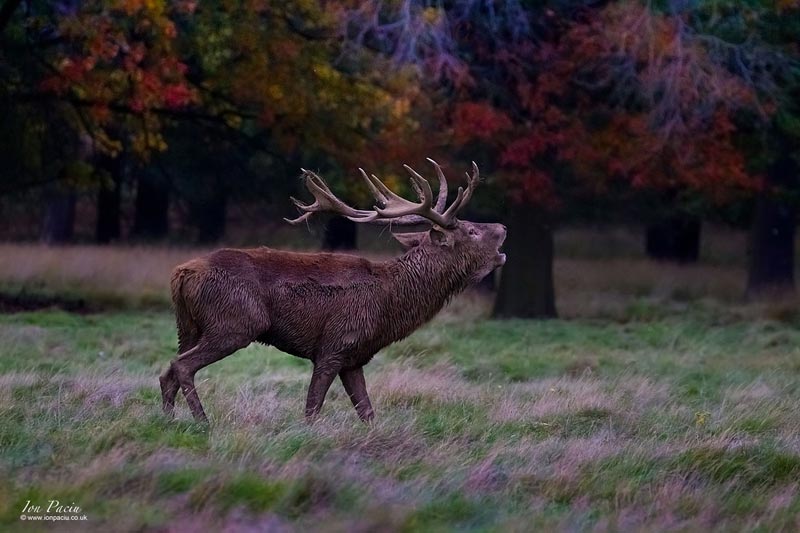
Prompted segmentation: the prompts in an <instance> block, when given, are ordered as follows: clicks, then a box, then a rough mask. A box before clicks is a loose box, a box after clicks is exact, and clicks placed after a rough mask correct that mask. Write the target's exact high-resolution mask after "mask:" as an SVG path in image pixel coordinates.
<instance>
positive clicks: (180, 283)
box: [170, 266, 200, 354]
mask: <svg viewBox="0 0 800 533" xmlns="http://www.w3.org/2000/svg"><path fill="white" fill-rule="evenodd" d="M193 274H194V271H193V270H192V269H189V268H185V267H183V266H179V267H177V268H176V269H175V270H174V271H173V272H172V280H171V282H170V288H171V290H172V307H173V309H174V310H175V322H176V325H177V327H178V353H179V354H180V353H183V352H185V351H187V350H189V349H190V348H193V347H194V346H195V345H196V344H197V341H198V340H199V336H200V331H199V328H198V324H197V321H196V320H195V319H194V318H193V317H192V313H191V311H190V309H189V305H188V303H187V301H186V295H185V288H186V287H185V284H186V282H187V281H189V280H190V279H191V278H192V277H193Z"/></svg>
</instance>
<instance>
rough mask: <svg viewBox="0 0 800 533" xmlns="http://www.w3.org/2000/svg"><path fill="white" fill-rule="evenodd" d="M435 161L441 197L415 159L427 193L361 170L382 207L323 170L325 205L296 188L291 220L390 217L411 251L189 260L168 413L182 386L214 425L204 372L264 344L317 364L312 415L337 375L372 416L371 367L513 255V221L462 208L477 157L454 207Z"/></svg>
mask: <svg viewBox="0 0 800 533" xmlns="http://www.w3.org/2000/svg"><path fill="white" fill-rule="evenodd" d="M428 161H429V162H430V163H432V164H433V166H434V169H435V171H436V175H437V178H438V182H439V190H438V194H437V197H436V202H435V203H434V199H433V192H432V189H431V186H430V184H429V182H428V180H426V179H425V178H423V177H422V176H421V175H420V174H418V173H417V172H416V171H415V170H414V169H412V168H411V167H410V166H408V165H404V167H405V169H406V170H407V171H408V173H409V175H410V180H411V185H412V187H413V189H414V191H415V192H416V194H417V196H418V201H416V202H415V201H411V200H408V199H406V198H403V197H402V196H399V195H397V194H396V193H394V192H392V191H391V190H390V189H389V188H388V187H387V186H386V185H385V184H384V183H383V182H382V181H381V180H380V179H379V178H378V177H376V176H375V175H374V174H370V175H367V173H366V172H365V171H364V170H363V169H359V172H360V174H361V176H362V178H363V179H364V181H365V182H366V184H367V186H368V187H369V189H370V191H371V193H372V195H373V196H374V198H375V202H376V203H375V205H374V207H373V208H372V209H371V210H365V209H356V208H353V207H351V206H350V205H348V204H346V203H345V202H343V201H342V200H340V199H339V198H337V197H336V196H335V195H334V193H333V192H332V191H331V189H330V188H329V187H328V185H327V184H326V183H325V181H324V180H323V179H322V178H321V177H320V176H318V175H317V174H315V173H314V172H312V171H309V170H305V169H301V170H302V176H301V179H302V181H303V183H304V184H305V187H306V188H307V189H308V191H309V192H310V193H311V195H312V196H313V197H314V202H313V203H310V204H305V203H303V202H301V201H300V200H297V199H295V198H293V197H292V198H291V200H292V201H293V202H294V204H295V205H296V206H297V208H298V209H299V211H300V213H301V214H300V215H299V216H298V217H297V218H295V219H288V218H287V219H284V220H286V221H287V222H289V223H290V224H293V225H298V224H301V223H303V222H305V221H306V220H308V219H309V218H310V217H311V216H313V215H315V214H317V213H321V212H329V213H333V214H335V215H340V216H344V217H346V218H348V219H350V220H352V221H354V222H356V223H364V224H380V225H389V227H390V233H391V234H392V236H393V237H394V238H395V239H396V240H397V241H399V242H400V244H401V245H402V246H403V247H404V248H405V250H406V251H405V253H404V254H403V255H402V256H400V257H396V258H393V259H389V260H385V261H371V260H368V259H366V258H363V257H358V256H353V255H346V254H336V253H300V252H289V251H281V250H274V249H271V248H267V247H261V248H252V249H231V248H226V249H221V250H217V251H215V252H212V253H210V254H208V255H205V256H202V257H199V258H196V259H192V260H190V261H188V262H186V263H183V264H181V265H178V266H177V267H176V268H175V269H174V271H173V273H172V278H171V295H172V302H173V307H174V311H175V318H176V323H177V330H178V355H177V357H176V358H174V359H173V360H172V361H171V362H170V364H169V366H168V367H167V369H166V370H165V371H164V372H163V373H162V374H161V376H160V378H159V379H160V384H161V394H162V404H163V405H162V407H163V411H164V413H165V415H166V416H168V417H170V418H172V417H174V410H175V398H176V396H177V393H178V389H180V390H181V391H182V392H183V395H184V397H185V398H186V402H187V404H188V406H189V409H190V411H191V413H192V416H193V417H194V419H195V420H196V421H198V422H203V423H206V424H207V423H208V417H207V416H206V413H205V411H204V409H203V406H202V404H201V403H200V398H199V396H198V394H197V389H196V387H195V382H194V378H195V374H196V373H197V372H198V371H199V370H200V369H202V368H205V367H207V366H208V365H210V364H212V363H214V362H217V361H219V360H221V359H223V358H225V357H227V356H229V355H231V354H233V353H234V352H236V351H237V350H239V349H241V348H244V347H246V346H248V345H249V344H251V343H252V342H258V343H262V344H265V345H270V346H273V347H275V348H277V349H278V350H280V351H283V352H285V353H288V354H291V355H294V356H297V357H301V358H305V359H308V360H310V361H311V363H312V365H313V370H312V373H311V383H310V385H309V387H308V394H307V397H306V403H305V417H306V419H307V420H308V421H309V422H313V420H314V419H315V418H316V417H317V416H318V415H319V413H320V410H321V409H322V405H323V402H324V401H325V396H326V394H327V392H328V390H329V388H330V386H331V384H332V383H333V381H334V380H335V379H336V376H339V378H340V379H341V382H342V384H343V385H344V389H345V392H346V393H347V395H348V397H349V398H350V401H351V402H352V403H353V406H354V407H355V409H356V412H357V414H358V416H359V417H360V419H361V420H363V421H364V422H370V421H371V420H373V418H374V416H375V412H374V410H373V407H372V404H371V403H370V399H369V396H368V394H367V388H366V384H365V381H364V370H363V368H364V365H366V364H367V363H368V362H369V361H370V360H371V359H372V358H373V357H374V356H375V354H376V353H377V352H378V351H379V350H381V349H382V348H384V347H386V346H388V345H389V344H391V343H394V342H396V341H399V340H401V339H403V338H405V337H407V336H408V335H410V334H411V333H412V332H413V331H415V330H416V329H417V328H419V327H420V326H421V325H423V324H425V323H426V322H428V321H429V320H431V319H432V318H433V317H434V316H435V315H436V314H437V313H438V312H439V310H441V309H442V307H444V305H445V304H446V303H447V302H449V301H450V300H451V299H452V298H453V297H454V296H455V295H457V294H458V293H459V292H461V291H463V290H464V289H465V288H466V287H467V286H468V285H470V284H472V283H476V282H478V281H480V280H481V279H482V278H484V277H485V276H487V275H488V274H490V273H491V272H492V271H494V270H495V269H496V268H498V267H500V266H502V265H503V264H504V263H505V261H506V256H505V254H504V253H501V252H500V248H501V246H502V244H503V241H504V240H505V237H506V228H505V226H503V225H502V224H495V223H473V222H467V221H463V220H459V219H458V218H457V217H456V215H457V214H458V213H459V212H460V211H461V210H462V209H463V208H464V207H465V206H466V205H467V203H468V202H469V201H470V198H471V197H472V193H473V191H474V190H475V187H476V186H477V185H478V182H479V179H480V178H479V171H478V166H477V165H476V164H475V163H474V162H473V163H472V173H471V174H470V173H469V172H468V173H466V174H467V184H466V188H464V187H459V188H458V191H457V194H456V197H455V200H454V201H453V202H452V203H451V204H450V205H449V206H448V205H447V196H448V185H447V180H446V178H445V175H444V172H443V170H442V168H441V166H440V165H439V164H438V163H436V161H434V160H433V159H430V158H429V159H428ZM420 224H424V225H425V229H424V230H423V231H416V232H405V233H395V232H392V231H391V230H392V229H394V228H398V227H404V226H419V225H420ZM428 226H429V227H428Z"/></svg>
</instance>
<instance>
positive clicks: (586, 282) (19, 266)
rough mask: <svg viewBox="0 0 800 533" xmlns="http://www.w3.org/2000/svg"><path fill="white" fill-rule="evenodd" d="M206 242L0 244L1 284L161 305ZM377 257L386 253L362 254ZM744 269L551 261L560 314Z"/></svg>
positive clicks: (700, 290) (692, 288) (729, 289)
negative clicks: (179, 271) (173, 278)
mask: <svg viewBox="0 0 800 533" xmlns="http://www.w3.org/2000/svg"><path fill="white" fill-rule="evenodd" d="M208 251H210V249H209V248H169V247H159V246H134V247H121V246H89V245H81V246H60V247H51V246H43V245H37V244H0V284H2V285H5V286H7V287H10V288H11V289H12V290H37V289H44V290H47V291H48V292H50V293H55V294H71V295H78V296H80V297H83V298H87V299H89V300H98V301H100V302H107V303H110V302H118V303H127V304H131V305H134V306H135V305H136V304H142V303H144V304H148V303H149V304H163V305H166V304H167V303H168V301H169V300H168V295H169V279H170V272H171V270H172V269H173V268H174V267H175V266H176V265H178V264H180V263H181V262H183V261H186V260H188V259H190V258H192V257H196V256H198V255H202V254H204V253H207V252H208ZM367 255H368V256H370V257H371V258H374V259H384V258H386V257H388V254H386V253H384V254H380V253H374V252H373V253H370V254H367ZM744 279H745V272H744V270H743V268H742V267H741V266H738V265H728V266H724V265H718V264H717V265H710V264H698V265H690V266H679V265H670V264H664V263H656V262H653V261H649V260H647V259H643V258H636V257H627V258H603V257H594V258H587V257H584V258H565V259H557V260H556V264H555V282H556V291H557V298H558V303H559V307H560V309H561V312H562V314H563V315H565V316H569V317H574V316H607V315H612V316H615V315H618V314H619V313H622V312H624V311H625V309H627V308H628V307H629V306H630V305H631V302H632V301H634V300H642V299H649V300H652V301H653V302H656V303H658V302H662V303H663V302H666V301H678V302H682V301H693V300H701V299H712V300H715V301H719V302H722V303H726V304H730V303H736V302H738V301H740V300H741V299H742V295H743V292H744Z"/></svg>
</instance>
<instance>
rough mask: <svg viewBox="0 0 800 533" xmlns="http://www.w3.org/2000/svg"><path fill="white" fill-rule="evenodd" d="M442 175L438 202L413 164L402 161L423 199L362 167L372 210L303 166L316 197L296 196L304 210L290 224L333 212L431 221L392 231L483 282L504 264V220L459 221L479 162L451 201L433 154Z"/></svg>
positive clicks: (394, 221) (376, 219)
mask: <svg viewBox="0 0 800 533" xmlns="http://www.w3.org/2000/svg"><path fill="white" fill-rule="evenodd" d="M428 161H430V162H431V164H433V166H434V168H435V170H436V175H437V178H438V180H439V192H438V195H437V198H436V203H435V204H434V202H433V191H432V189H431V186H430V183H429V182H428V180H426V179H425V178H423V177H422V176H421V175H420V174H419V173H417V172H416V171H415V170H414V169H413V168H411V167H410V166H408V165H403V166H404V167H405V169H406V170H407V171H408V173H409V174H410V177H411V185H412V187H413V188H414V191H415V192H416V193H417V196H418V200H419V201H418V202H413V201H411V200H407V199H405V198H403V197H401V196H399V195H397V194H395V193H394V192H392V191H391V190H390V189H389V188H388V187H387V186H386V185H385V184H384V183H383V182H381V180H380V179H378V177H377V176H375V175H374V174H369V175H368V174H367V173H366V172H364V170H363V169H361V168H359V172H360V173H361V176H362V177H363V178H364V181H365V182H366V183H367V186H368V187H369V189H370V191H371V192H372V195H373V196H374V198H375V201H376V205H375V206H374V207H373V208H372V209H371V210H365V209H356V208H353V207H351V206H349V205H347V204H346V203H344V202H343V201H342V200H340V199H339V198H337V197H336V195H334V194H333V192H332V191H331V190H330V188H329V187H328V185H327V184H326V183H325V181H324V180H323V179H322V178H321V177H320V176H318V175H317V174H315V173H314V172H311V171H310V170H305V169H303V180H304V181H305V185H306V187H307V188H308V190H309V192H311V194H312V195H313V196H314V202H313V203H311V204H304V203H302V202H300V201H299V200H297V199H295V198H292V201H293V202H294V204H295V205H296V206H297V207H298V208H299V209H300V211H302V212H303V214H302V215H300V216H299V217H297V218H295V219H292V220H290V219H286V221H287V222H289V223H290V224H299V223H301V222H303V221H305V220H308V219H309V218H310V217H311V216H312V215H313V214H314V213H319V212H324V211H326V212H331V213H335V214H338V215H341V216H344V217H346V218H348V219H350V220H352V221H354V222H357V223H370V224H389V225H391V226H392V227H402V226H410V225H418V224H430V225H431V228H430V230H428V231H423V232H415V233H392V235H393V236H394V238H395V239H397V240H398V241H399V242H400V243H401V244H402V245H403V246H405V247H406V248H409V249H410V248H421V249H423V250H424V251H427V252H435V254H436V255H437V257H439V258H441V259H444V260H448V259H449V260H451V261H455V262H457V263H458V265H459V267H460V268H462V269H464V270H465V271H468V272H469V278H470V279H469V281H478V280H480V279H481V278H483V277H484V276H486V275H487V274H489V273H490V272H491V271H492V270H494V269H495V268H497V267H499V266H501V265H503V264H504V263H505V260H506V256H505V254H503V253H500V251H499V249H500V247H501V246H502V244H503V241H504V240H505V237H506V229H505V227H504V226H503V225H501V224H481V223H475V222H467V221H463V220H459V219H458V218H457V217H456V215H457V214H458V213H459V212H460V211H461V210H462V209H463V208H464V207H465V206H466V205H467V203H468V202H469V200H470V199H471V198H472V193H473V191H474V190H475V187H477V185H478V183H479V181H480V174H479V171H478V165H476V164H475V162H474V161H473V162H472V173H471V174H470V173H467V187H466V189H465V188H463V187H459V188H458V191H457V193H456V198H455V200H454V201H453V203H451V204H450V205H449V206H448V205H447V193H448V188H447V179H446V178H445V175H444V172H443V171H442V168H441V166H439V164H438V163H437V162H436V161H434V160H433V159H430V158H428Z"/></svg>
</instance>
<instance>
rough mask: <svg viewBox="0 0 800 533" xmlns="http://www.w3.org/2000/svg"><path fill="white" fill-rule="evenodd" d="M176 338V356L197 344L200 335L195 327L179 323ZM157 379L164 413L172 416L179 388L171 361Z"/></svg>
mask: <svg viewBox="0 0 800 533" xmlns="http://www.w3.org/2000/svg"><path fill="white" fill-rule="evenodd" d="M178 339H179V340H178V356H180V355H181V354H184V353H186V352H187V351H189V350H190V349H192V348H194V347H195V346H197V343H198V341H199V339H200V335H199V334H198V332H197V328H196V327H191V328H188V327H181V324H179V325H178ZM159 381H160V382H161V402H162V408H163V410H164V414H165V415H167V416H168V417H170V418H172V417H174V416H175V397H176V396H177V395H178V389H179V388H180V383H178V376H176V375H175V369H174V368H173V366H172V363H170V364H169V366H168V367H167V369H166V370H164V372H163V373H162V374H161V376H160V377H159Z"/></svg>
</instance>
